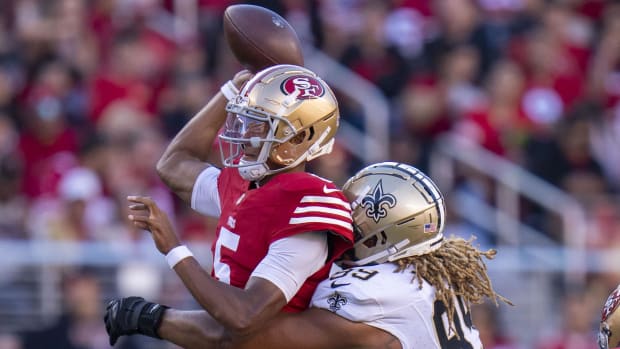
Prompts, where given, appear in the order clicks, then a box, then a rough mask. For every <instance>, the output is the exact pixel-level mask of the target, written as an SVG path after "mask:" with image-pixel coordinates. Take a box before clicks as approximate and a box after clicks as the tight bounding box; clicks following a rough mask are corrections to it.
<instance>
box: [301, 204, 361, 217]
mask: <svg viewBox="0 0 620 349" xmlns="http://www.w3.org/2000/svg"><path fill="white" fill-rule="evenodd" d="M307 212H320V213H329V214H333V215H337V216H342V217H346V218H349V219H350V218H351V212H349V211H345V210H340V209H337V208H329V207H323V206H306V207H297V208H296V209H295V212H293V213H307Z"/></svg>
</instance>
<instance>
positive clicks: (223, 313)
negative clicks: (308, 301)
mask: <svg viewBox="0 0 620 349" xmlns="http://www.w3.org/2000/svg"><path fill="white" fill-rule="evenodd" d="M325 235H326V234H325V233H324V232H311V233H304V234H299V235H295V236H291V237H288V238H283V239H280V240H277V241H275V242H273V243H272V244H271V245H270V248H269V251H268V253H267V256H266V257H265V258H263V260H262V261H261V262H260V263H259V264H258V266H257V267H256V269H255V270H254V272H253V273H252V275H251V277H250V279H249V281H248V282H247V284H246V287H245V289H239V288H236V287H232V286H230V285H228V284H224V283H221V282H219V281H217V280H215V279H213V278H212V277H211V276H210V275H208V274H207V273H206V271H205V270H204V269H202V267H201V266H200V265H199V264H198V262H197V261H196V260H195V259H194V258H186V259H184V260H182V261H181V262H180V263H178V264H177V265H176V266H175V267H174V270H175V272H176V273H177V275H179V277H180V278H181V280H182V281H183V283H184V284H185V286H186V287H187V288H188V290H189V291H190V292H191V293H192V295H193V296H194V299H196V301H197V302H198V303H199V304H200V305H201V306H202V307H203V309H205V310H206V311H207V312H209V314H211V315H212V316H213V317H214V318H215V319H216V320H217V321H218V322H219V323H221V324H222V325H223V326H224V327H225V328H226V329H227V331H228V332H229V333H230V334H231V335H232V336H235V337H239V336H247V335H249V334H251V333H254V332H255V331H256V330H258V329H260V328H262V327H263V326H264V325H265V323H266V322H267V321H268V320H270V319H272V318H273V317H275V316H276V315H277V314H278V313H279V312H280V311H281V310H282V308H283V307H284V306H285V305H286V304H287V303H288V302H289V301H290V300H291V299H292V298H293V297H294V296H295V294H296V293H297V291H298V290H299V289H300V288H301V286H302V285H303V283H304V282H305V280H306V279H307V278H308V277H310V276H311V275H312V274H314V273H316V272H317V271H318V270H319V269H321V267H322V266H323V265H324V264H325V260H326V258H327V238H326V236H325Z"/></svg>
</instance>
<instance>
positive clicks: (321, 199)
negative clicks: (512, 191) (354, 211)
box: [301, 195, 351, 210]
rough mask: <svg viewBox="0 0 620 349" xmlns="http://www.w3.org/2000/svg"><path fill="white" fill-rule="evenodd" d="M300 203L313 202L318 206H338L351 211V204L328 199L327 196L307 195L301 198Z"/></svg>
mask: <svg viewBox="0 0 620 349" xmlns="http://www.w3.org/2000/svg"><path fill="white" fill-rule="evenodd" d="M301 202H302V203H304V202H314V203H320V204H332V205H340V206H342V207H344V208H346V209H347V210H350V209H351V204H349V203H348V202H346V201H344V200H341V199H339V198H334V197H329V196H313V195H308V196H304V197H303V198H301Z"/></svg>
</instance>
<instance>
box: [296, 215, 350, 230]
mask: <svg viewBox="0 0 620 349" xmlns="http://www.w3.org/2000/svg"><path fill="white" fill-rule="evenodd" d="M288 223H289V224H304V223H327V224H333V225H337V226H340V227H343V228H345V229H347V230H351V231H353V226H352V225H351V222H345V221H343V220H340V219H336V218H327V217H318V216H314V217H301V218H291V220H290V221H289V222H288Z"/></svg>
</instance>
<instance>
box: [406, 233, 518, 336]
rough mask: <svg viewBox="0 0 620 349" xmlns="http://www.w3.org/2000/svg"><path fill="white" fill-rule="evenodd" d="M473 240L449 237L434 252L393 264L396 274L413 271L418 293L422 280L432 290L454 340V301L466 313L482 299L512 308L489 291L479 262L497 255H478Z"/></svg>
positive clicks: (504, 299)
mask: <svg viewBox="0 0 620 349" xmlns="http://www.w3.org/2000/svg"><path fill="white" fill-rule="evenodd" d="M473 240H474V239H473V238H471V239H469V240H465V239H462V238H455V237H451V238H448V239H446V240H444V242H443V244H442V245H441V247H439V248H438V249H436V250H435V251H432V252H430V253H427V254H423V255H419V256H411V257H406V258H401V259H399V260H397V261H394V263H396V264H397V265H398V268H397V269H396V272H402V271H403V270H405V269H406V268H407V267H409V266H414V267H415V269H414V270H413V271H412V273H414V274H415V276H414V277H413V279H412V282H413V280H415V279H417V280H418V282H419V285H420V287H419V288H420V289H421V288H422V284H423V280H426V281H427V282H428V283H429V284H430V285H431V286H433V287H434V288H435V299H436V300H439V301H441V302H442V303H443V304H444V305H445V307H446V310H447V312H448V322H449V324H450V328H451V329H452V330H453V331H454V333H456V335H457V336H458V332H457V331H456V329H455V328H454V311H455V304H454V303H455V302H454V300H455V297H461V299H462V300H463V301H464V304H465V306H466V307H467V308H468V309H469V308H470V305H471V304H479V303H482V302H483V300H484V298H485V297H486V298H489V299H491V300H492V301H493V302H494V303H495V305H498V302H497V300H498V299H500V300H501V301H503V302H505V303H507V304H510V305H513V304H512V303H511V302H510V301H509V300H508V299H506V298H504V297H502V296H501V295H499V294H497V293H496V292H495V291H494V290H493V287H492V286H491V280H490V279H489V275H487V267H486V265H485V264H484V260H483V259H482V256H484V257H486V258H487V259H489V260H490V259H493V258H494V257H495V254H496V253H497V251H495V250H493V249H490V250H488V251H485V252H483V251H480V250H479V249H477V248H476V247H474V246H473V245H472V241H473Z"/></svg>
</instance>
